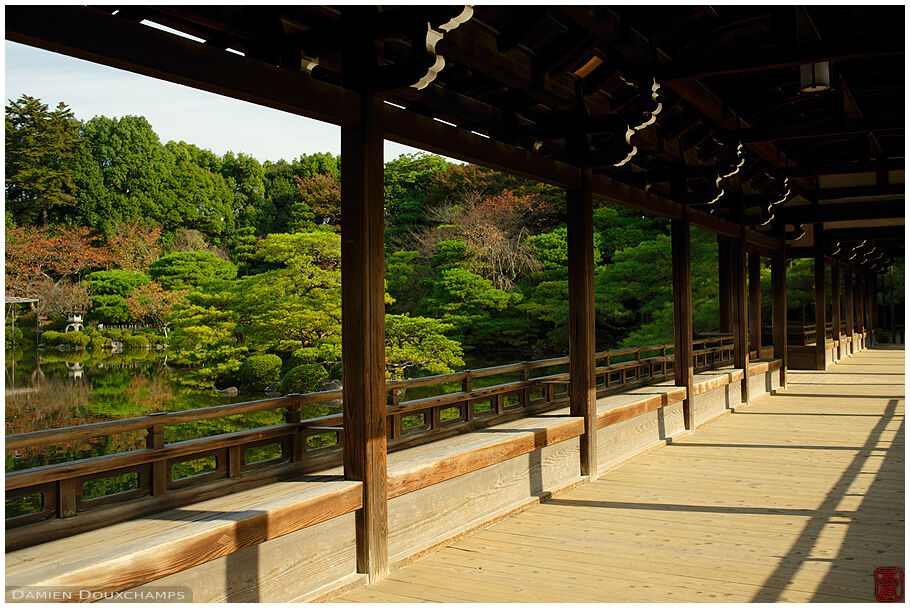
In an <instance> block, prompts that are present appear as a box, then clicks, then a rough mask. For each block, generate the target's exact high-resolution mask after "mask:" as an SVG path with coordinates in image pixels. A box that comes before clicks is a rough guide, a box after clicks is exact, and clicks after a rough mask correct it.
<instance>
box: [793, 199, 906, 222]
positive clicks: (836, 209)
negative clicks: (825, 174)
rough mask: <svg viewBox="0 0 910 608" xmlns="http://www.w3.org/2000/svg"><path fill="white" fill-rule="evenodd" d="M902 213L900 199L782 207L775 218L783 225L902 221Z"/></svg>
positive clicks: (902, 204)
mask: <svg viewBox="0 0 910 608" xmlns="http://www.w3.org/2000/svg"><path fill="white" fill-rule="evenodd" d="M904 213H905V206H904V200H903V199H901V200H896V201H864V202H859V203H828V204H824V205H802V206H799V207H784V208H782V209H779V210H778V211H777V217H779V218H780V219H781V221H782V222H784V223H785V224H808V223H814V222H850V221H855V220H885V219H903V218H904Z"/></svg>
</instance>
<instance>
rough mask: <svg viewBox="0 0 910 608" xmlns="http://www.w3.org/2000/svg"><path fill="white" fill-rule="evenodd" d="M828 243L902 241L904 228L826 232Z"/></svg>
mask: <svg viewBox="0 0 910 608" xmlns="http://www.w3.org/2000/svg"><path fill="white" fill-rule="evenodd" d="M825 234H826V236H827V238H828V242H829V243H835V242H841V243H857V242H861V241H902V240H904V227H903V226H873V227H868V228H865V227H863V228H837V229H829V230H827V231H826V232H825Z"/></svg>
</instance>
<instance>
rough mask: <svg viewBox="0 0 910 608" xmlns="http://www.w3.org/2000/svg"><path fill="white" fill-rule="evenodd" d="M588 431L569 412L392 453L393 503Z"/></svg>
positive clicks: (504, 424)
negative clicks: (401, 497) (455, 478)
mask: <svg viewBox="0 0 910 608" xmlns="http://www.w3.org/2000/svg"><path fill="white" fill-rule="evenodd" d="M583 432H584V420H583V419H582V418H580V417H573V416H569V415H568V408H562V409H559V410H555V411H552V412H548V413H546V414H542V415H538V416H531V417H528V418H520V419H518V420H512V421H510V422H505V423H503V424H498V425H496V426H491V427H486V428H482V429H478V430H476V431H473V432H471V433H468V434H466V435H458V436H455V437H450V438H448V439H442V440H440V441H435V442H433V443H428V444H425V445H422V446H418V447H414V448H409V449H406V450H401V451H400V452H394V453H392V454H389V464H388V473H389V476H388V496H389V499H392V498H395V497H396V496H401V495H402V494H407V493H408V492H414V491H416V490H420V489H421V488H426V487H428V486H431V485H433V484H437V483H440V482H443V481H446V480H448V479H452V478H453V477H458V476H459V475H464V474H465V473H470V472H471V471H476V470H478V469H482V468H483V467H487V466H490V465H493V464H497V463H499V462H503V461H505V460H508V459H510V458H515V457H517V456H521V455H522V454H527V453H529V452H533V451H534V450H538V449H540V448H543V447H546V446H548V445H553V444H555V443H559V442H561V441H565V440H567V439H571V438H573V437H578V436H579V435H581V434H582V433H583Z"/></svg>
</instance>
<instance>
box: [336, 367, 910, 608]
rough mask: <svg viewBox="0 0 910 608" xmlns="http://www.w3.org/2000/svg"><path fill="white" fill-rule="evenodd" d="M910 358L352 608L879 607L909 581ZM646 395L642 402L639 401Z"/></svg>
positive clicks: (763, 415) (496, 534)
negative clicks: (909, 413)
mask: <svg viewBox="0 0 910 608" xmlns="http://www.w3.org/2000/svg"><path fill="white" fill-rule="evenodd" d="M903 380H904V351H903V350H891V349H870V350H867V351H864V352H862V353H858V354H856V355H854V356H853V357H851V358H848V359H844V360H842V361H840V362H838V363H837V364H834V365H830V366H829V368H828V370H827V371H825V372H821V371H818V372H816V371H800V372H797V373H794V372H790V374H789V380H788V387H787V389H786V390H781V391H777V392H776V394H774V395H771V396H768V397H765V398H762V399H760V400H757V401H755V402H754V404H752V405H749V406H744V407H740V408H738V409H737V411H736V412H735V413H733V414H732V415H727V416H722V417H719V418H717V419H715V420H714V421H712V422H710V423H708V424H706V425H705V426H703V427H700V428H699V429H698V430H696V431H695V433H694V434H691V435H688V436H686V437H684V438H682V439H680V440H679V441H678V442H671V443H670V444H669V445H667V446H664V447H660V448H657V449H653V450H650V451H648V452H646V453H644V454H641V455H639V456H637V457H635V458H633V459H631V460H629V461H627V462H626V463H624V464H622V465H620V466H618V467H616V468H614V469H612V470H611V471H609V472H607V473H605V474H604V475H602V476H601V477H600V478H599V479H598V480H596V481H594V482H591V483H588V484H585V485H582V486H579V487H577V488H575V489H573V490H571V491H569V492H565V493H562V494H559V495H557V496H555V497H553V498H551V499H549V500H548V501H546V502H543V503H541V504H539V505H536V506H534V507H532V508H531V509H528V510H526V511H524V512H522V513H519V514H516V515H514V516H512V517H509V518H507V519H505V520H503V521H500V522H498V523H496V524H493V525H491V526H489V527H487V528H485V529H483V530H480V531H479V532H476V533H474V534H471V535H469V536H466V537H464V538H462V539H460V540H459V541H457V542H455V543H453V544H452V545H450V546H448V547H446V548H444V549H442V550H440V551H438V552H436V553H433V554H431V555H429V556H427V557H425V558H423V559H421V560H418V561H417V562H415V563H413V564H411V565H409V566H407V567H405V568H402V569H400V570H397V571H394V572H392V573H391V574H390V576H389V578H388V579H385V580H383V581H379V582H378V583H374V584H372V585H369V586H367V587H364V588H362V589H358V590H356V591H353V592H350V593H348V594H345V595H342V596H341V597H339V598H337V599H336V600H335V601H342V602H343V601H352V602H374V603H378V602H404V601H436V602H526V603H529V602H635V601H649V602H832V603H835V602H857V601H873V600H874V597H873V583H872V581H873V578H872V574H873V571H874V570H875V568H877V567H882V566H899V567H903V566H904V427H903V422H904V394H903V393H904V389H903ZM639 390H643V389H639Z"/></svg>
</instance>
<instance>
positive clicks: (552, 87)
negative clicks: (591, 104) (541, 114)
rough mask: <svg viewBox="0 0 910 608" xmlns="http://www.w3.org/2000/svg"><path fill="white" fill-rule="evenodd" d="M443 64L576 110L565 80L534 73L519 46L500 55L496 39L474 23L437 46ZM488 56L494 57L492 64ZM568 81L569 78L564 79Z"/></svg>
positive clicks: (474, 21)
mask: <svg viewBox="0 0 910 608" xmlns="http://www.w3.org/2000/svg"><path fill="white" fill-rule="evenodd" d="M436 50H437V52H438V53H439V54H440V55H442V56H443V57H445V59H446V61H451V62H453V63H456V64H460V65H462V66H464V67H466V68H468V69H470V70H473V71H475V72H477V73H479V74H484V75H485V76H487V77H488V78H491V79H493V80H494V81H496V82H499V83H502V84H503V85H505V86H507V87H509V88H510V89H515V90H516V91H518V92H521V93H524V94H526V95H528V96H530V97H533V98H534V99H536V100H538V101H540V102H542V103H544V104H546V105H547V106H549V107H551V108H553V109H556V110H571V109H572V108H573V107H575V90H574V89H573V88H572V87H571V86H569V85H568V84H567V83H566V82H565V81H559V80H556V79H553V78H550V77H548V76H545V75H540V74H537V73H535V69H534V66H533V61H532V56H531V55H530V53H528V52H527V51H525V50H524V49H522V48H520V47H516V48H512V49H511V50H509V51H507V52H504V53H500V52H499V51H498V49H497V42H496V37H495V36H494V35H493V34H492V33H491V32H490V31H489V30H488V29H487V28H486V27H485V26H484V25H482V24H481V23H479V22H477V21H476V20H471V21H468V22H467V23H464V24H462V25H461V26H460V27H458V29H456V30H454V31H452V32H450V33H449V34H447V35H446V36H445V37H444V38H443V39H442V40H440V41H439V43H438V44H437V46H436ZM491 57H496V60H495V61H491ZM566 78H568V76H566Z"/></svg>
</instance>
